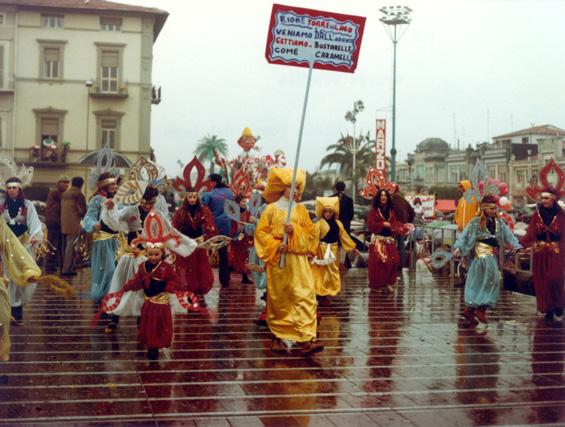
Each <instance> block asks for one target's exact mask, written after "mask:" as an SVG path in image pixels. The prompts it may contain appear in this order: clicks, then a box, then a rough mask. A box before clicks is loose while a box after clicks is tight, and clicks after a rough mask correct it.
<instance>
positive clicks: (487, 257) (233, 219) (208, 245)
mask: <svg viewBox="0 0 565 427" xmlns="http://www.w3.org/2000/svg"><path fill="white" fill-rule="evenodd" d="M107 156H110V158H111V153H110V154H107ZM203 170H204V169H203V167H202V165H200V164H199V162H198V161H197V160H196V159H193V160H192V161H191V162H190V163H189V164H188V165H187V167H186V168H185V170H184V173H183V176H182V177H179V178H177V179H176V180H174V181H173V184H172V186H173V188H174V189H175V190H176V191H178V192H179V193H180V195H181V197H182V201H181V204H180V207H179V208H178V209H177V210H176V211H175V212H174V214H173V216H172V218H171V217H170V214H169V209H168V207H167V203H166V201H165V199H164V196H163V192H164V191H165V190H166V188H167V186H168V183H169V181H168V180H167V178H166V176H165V174H164V171H163V169H162V168H160V167H158V166H157V165H156V164H154V163H152V162H149V161H147V160H145V159H143V158H141V159H140V160H139V161H138V162H137V163H136V164H135V165H134V166H133V167H132V168H131V169H130V171H129V173H128V175H127V179H126V180H125V182H123V183H121V185H119V186H118V173H117V171H115V170H114V169H113V166H112V164H111V162H108V163H107V164H106V165H103V164H102V163H100V162H99V163H98V164H97V167H96V168H95V170H94V171H93V173H92V175H91V179H90V184H91V185H92V188H93V190H94V195H93V196H92V198H91V199H90V201H89V204H88V209H87V213H86V214H85V216H84V218H83V221H82V227H83V229H84V230H85V231H86V232H87V233H90V234H91V235H92V248H91V256H90V260H91V274H92V281H91V297H92V299H93V301H94V302H95V303H96V304H97V305H98V306H99V308H100V310H99V314H101V313H106V314H107V315H108V316H109V317H108V320H107V321H106V323H105V332H106V333H113V332H114V331H115V330H116V329H117V328H118V326H119V320H120V317H123V316H135V317H137V318H138V339H139V340H140V342H142V343H143V344H145V345H146V346H147V357H148V358H149V359H156V358H158V355H159V349H162V348H166V347H169V346H170V345H171V342H172V337H173V316H172V313H186V312H187V310H189V311H190V310H197V309H199V308H200V307H202V306H203V305H205V296H206V294H207V293H208V292H209V291H210V290H211V289H212V287H213V284H214V274H213V272H212V266H211V262H210V261H211V259H212V258H215V259H216V262H217V263H218V267H219V282H220V285H221V287H222V288H227V287H229V286H230V275H231V273H232V272H237V273H239V274H241V275H242V283H244V284H252V283H253V282H254V283H255V285H256V286H257V287H258V288H259V289H265V290H266V292H265V295H264V299H265V300H266V307H265V310H264V311H263V313H261V315H260V317H259V319H258V321H257V323H258V324H265V325H266V326H268V328H269V330H270V332H271V333H272V335H273V341H272V345H271V350H272V351H273V352H280V353H287V352H294V353H298V354H300V355H303V356H310V355H312V354H314V353H317V352H319V351H322V350H323V346H322V345H321V344H320V343H319V342H318V341H317V338H316V337H317V327H318V322H319V314H318V305H320V304H328V303H331V298H332V297H334V296H336V295H338V294H339V293H340V291H341V279H340V262H339V260H340V252H349V253H350V254H351V255H353V254H358V251H357V247H356V243H355V242H354V241H353V240H352V239H351V237H350V236H349V234H348V232H347V231H346V230H345V228H344V225H343V224H342V223H341V221H340V220H339V213H340V212H339V201H340V200H339V198H338V197H318V198H317V199H316V210H315V217H316V218H315V219H314V221H313V220H312V219H311V216H310V214H309V212H308V211H307V210H306V208H305V207H304V206H303V205H302V204H300V203H299V201H300V198H301V193H302V192H303V190H304V188H305V185H306V175H305V173H304V172H303V171H302V170H297V171H296V173H293V170H292V169H288V168H271V169H270V170H269V173H268V177H267V179H266V182H265V183H264V185H263V187H262V188H261V190H262V191H260V192H257V191H256V192H254V193H253V195H252V196H251V197H250V193H251V192H250V191H249V190H250V189H249V188H246V187H245V186H243V187H238V186H234V185H232V187H231V188H230V187H229V186H227V185H226V184H225V183H224V182H223V180H222V176H221V175H218V174H211V175H209V176H208V179H204V177H203ZM194 171H196V172H197V175H198V176H197V179H196V180H194V179H193V176H191V175H193V174H192V172H194ZM293 175H295V185H294V190H293V188H292V187H293V186H292V183H293ZM22 186H23V183H22V179H21V178H19V177H18V176H14V177H12V178H10V179H8V180H7V181H6V187H5V188H6V191H7V195H6V198H5V200H4V201H3V202H2V203H1V206H0V214H1V215H2V218H3V219H4V221H0V237H1V240H0V251H1V256H2V262H3V265H4V266H5V267H6V269H5V270H6V271H5V272H6V275H7V277H8V278H9V285H8V292H5V294H6V296H4V298H2V295H3V293H2V292H0V303H2V302H4V303H5V301H6V300H7V299H8V300H9V303H10V307H11V311H10V314H11V316H12V318H13V319H14V320H15V321H16V322H21V321H22V319H23V306H24V305H25V303H27V302H28V301H29V300H30V298H31V296H32V295H33V290H34V286H35V285H32V284H31V283H33V282H34V281H37V280H38V279H39V277H40V276H41V271H40V270H39V268H38V267H37V264H36V263H35V260H34V253H35V252H34V250H35V249H37V246H36V245H37V243H38V242H41V241H42V240H43V239H44V236H43V235H42V227H41V224H40V222H39V219H38V218H37V213H36V212H35V208H34V207H33V204H32V203H31V202H29V201H27V200H25V198H24V196H23V190H22ZM293 191H294V192H293ZM396 191H398V186H397V185H395V184H392V183H386V182H385V181H384V180H381V181H380V185H378V184H373V188H372V189H371V191H370V192H368V193H369V194H371V195H372V198H373V200H372V208H371V210H370V211H369V214H368V221H367V229H368V231H369V232H370V233H371V237H370V239H369V259H368V279H369V286H370V288H371V289H373V290H381V291H383V292H388V293H392V292H394V286H395V284H396V282H397V277H398V271H399V263H400V255H399V252H398V239H399V238H400V239H402V238H403V236H405V235H407V234H408V233H410V232H412V231H413V229H414V228H413V226H411V225H410V224H403V223H401V222H400V221H399V220H398V215H397V213H396V212H395V209H394V206H393V202H392V200H393V196H394V193H395V192H396ZM292 192H293V194H291V193H292ZM474 195H475V197H477V196H480V200H479V201H478V203H477V204H478V210H477V212H476V215H474V216H471V215H470V216H469V218H468V223H467V224H465V226H464V228H463V231H462V233H460V235H459V237H458V239H457V241H456V242H455V244H454V255H455V256H470V258H471V262H470V267H469V271H468V275H467V279H466V284H465V294H464V301H465V309H464V311H463V313H462V314H463V316H464V318H465V319H467V320H468V321H469V322H470V323H472V324H474V325H477V324H478V325H486V324H487V322H488V319H487V309H489V308H491V307H493V306H494V305H495V303H496V301H497V300H498V298H499V294H500V286H501V274H500V270H499V267H498V261H497V253H498V252H499V251H504V250H506V249H507V248H508V247H511V248H513V249H519V248H522V247H531V248H532V249H533V251H534V255H533V263H534V264H533V279H534V285H535V290H536V299H537V305H538V310H539V311H540V312H542V313H544V314H545V317H546V319H548V320H552V319H553V318H554V316H558V317H560V316H562V314H563V304H564V302H565V301H564V297H565V295H564V291H563V286H564V260H563V257H564V254H565V239H563V236H564V233H565V213H564V212H563V210H562V209H561V208H560V206H559V204H558V200H559V197H561V196H562V194H561V193H560V192H559V191H557V190H555V189H554V188H545V189H543V190H540V192H539V197H540V203H539V204H538V205H537V208H536V212H535V214H534V215H533V217H532V219H531V222H530V225H529V228H528V231H527V234H526V236H525V237H523V238H522V239H521V240H520V241H519V240H518V239H517V238H516V237H515V236H514V235H513V233H512V232H511V231H510V229H509V228H508V226H507V225H506V223H505V222H504V221H503V220H502V219H500V218H499V217H498V213H497V206H496V203H495V201H496V200H495V198H494V196H493V195H492V194H479V193H474ZM226 206H227V208H226ZM230 207H231V208H232V210H231V211H230V209H229V208H230ZM249 276H251V277H252V278H253V282H252V281H251V278H250V277H249ZM0 288H2V286H0ZM0 307H2V304H0ZM0 312H1V318H0V322H1V323H2V324H4V325H5V324H6V321H7V320H6V310H0ZM8 323H9V321H8ZM5 335H6V332H5V331H4V338H3V341H2V343H3V346H2V347H0V352H1V351H4V352H3V353H0V354H1V355H2V357H3V358H4V359H6V357H7V355H6V354H9V353H6V350H5V345H6V341H5V339H6V336H5ZM7 339H8V343H9V337H8V338H7ZM8 348H9V344H8Z"/></svg>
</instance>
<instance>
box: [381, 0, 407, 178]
mask: <svg viewBox="0 0 565 427" xmlns="http://www.w3.org/2000/svg"><path fill="white" fill-rule="evenodd" d="M379 10H380V11H381V12H382V13H383V14H384V16H383V17H382V18H381V22H382V23H383V24H384V26H385V28H386V29H387V33H388V35H389V36H390V39H391V40H392V46H393V52H394V53H393V55H394V60H393V65H392V148H391V150H390V177H391V180H392V181H395V180H396V45H397V43H398V42H399V41H400V39H401V38H402V36H403V35H404V31H402V33H401V34H400V35H399V34H398V27H400V28H401V29H402V27H403V26H406V27H404V30H406V28H407V26H408V24H410V21H411V20H412V19H411V18H410V12H412V9H410V8H409V7H407V6H384V7H382V8H381V9H379Z"/></svg>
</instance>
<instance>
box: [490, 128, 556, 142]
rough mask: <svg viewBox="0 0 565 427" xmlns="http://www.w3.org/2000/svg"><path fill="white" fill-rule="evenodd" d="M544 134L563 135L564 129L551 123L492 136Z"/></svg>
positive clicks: (496, 137)
mask: <svg viewBox="0 0 565 427" xmlns="http://www.w3.org/2000/svg"><path fill="white" fill-rule="evenodd" d="M528 135H546V136H565V130H563V129H560V128H558V127H556V126H552V125H541V126H534V127H531V128H527V129H522V130H517V131H515V132H510V133H506V134H504V135H499V136H495V137H493V139H500V138H512V137H515V136H528Z"/></svg>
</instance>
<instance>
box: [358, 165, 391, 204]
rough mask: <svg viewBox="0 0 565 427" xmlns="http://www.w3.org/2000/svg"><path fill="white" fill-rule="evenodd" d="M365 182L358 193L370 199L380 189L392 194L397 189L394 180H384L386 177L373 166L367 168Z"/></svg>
mask: <svg viewBox="0 0 565 427" xmlns="http://www.w3.org/2000/svg"><path fill="white" fill-rule="evenodd" d="M365 183H366V186H365V188H364V189H363V190H361V191H360V194H361V196H362V197H363V198H365V199H367V200H372V199H373V198H374V197H375V196H376V195H377V193H378V192H379V191H380V190H387V191H388V192H389V193H391V194H392V193H394V192H396V191H397V189H398V187H397V186H396V184H395V183H394V182H389V181H387V180H386V177H385V176H384V174H383V172H382V171H381V170H377V169H375V168H371V169H369V172H368V173H367V178H365Z"/></svg>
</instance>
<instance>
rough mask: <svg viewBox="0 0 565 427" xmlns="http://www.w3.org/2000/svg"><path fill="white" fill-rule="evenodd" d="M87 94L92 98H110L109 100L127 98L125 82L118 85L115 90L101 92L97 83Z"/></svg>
mask: <svg viewBox="0 0 565 427" xmlns="http://www.w3.org/2000/svg"><path fill="white" fill-rule="evenodd" d="M88 93H89V95H90V96H91V97H92V98H106V99H108V98H110V99H112V98H113V99H126V98H127V97H128V96H129V92H128V84H127V82H121V83H119V86H118V88H117V90H115V91H113V90H102V87H101V86H100V84H99V83H97V84H95V85H94V86H92V87H91V88H89V89H88Z"/></svg>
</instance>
